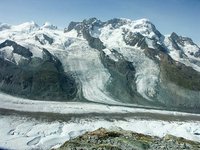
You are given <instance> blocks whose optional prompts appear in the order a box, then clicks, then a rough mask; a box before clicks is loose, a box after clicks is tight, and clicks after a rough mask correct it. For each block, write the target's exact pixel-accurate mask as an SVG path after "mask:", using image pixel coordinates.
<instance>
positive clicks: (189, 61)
mask: <svg viewBox="0 0 200 150" xmlns="http://www.w3.org/2000/svg"><path fill="white" fill-rule="evenodd" d="M164 44H165V46H166V47H167V48H168V50H169V55H170V56H171V57H172V59H174V60H176V61H178V62H181V63H183V64H185V65H186V66H190V67H192V68H193V69H194V70H196V71H198V72H200V66H199V65H197V64H195V63H193V61H198V62H200V58H195V57H194V56H191V55H190V52H193V53H195V52H197V51H198V50H199V48H198V47H197V46H196V45H191V44H189V43H188V42H185V43H184V46H181V45H180V44H178V46H179V47H180V50H176V49H174V48H173V46H172V42H171V41H170V40H169V35H168V36H165V39H164ZM181 53H183V54H184V55H183V57H181Z"/></svg>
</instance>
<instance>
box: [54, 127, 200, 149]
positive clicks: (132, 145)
mask: <svg viewBox="0 0 200 150" xmlns="http://www.w3.org/2000/svg"><path fill="white" fill-rule="evenodd" d="M74 149H82V150H94V149H95V150H96V149H97V150H164V149H168V150H175V149H179V150H181V149H187V150H197V149H200V143H198V142H193V141H189V140H186V139H183V138H178V137H175V136H172V135H166V136H164V137H163V138H159V137H155V136H148V135H143V134H139V133H134V132H131V131H125V130H119V129H118V130H107V129H104V128H100V129H98V130H96V131H93V132H88V133H85V134H84V135H81V136H79V137H77V138H75V139H71V140H69V141H67V142H65V143H64V144H63V145H62V146H61V147H60V148H58V149H57V150H74Z"/></svg>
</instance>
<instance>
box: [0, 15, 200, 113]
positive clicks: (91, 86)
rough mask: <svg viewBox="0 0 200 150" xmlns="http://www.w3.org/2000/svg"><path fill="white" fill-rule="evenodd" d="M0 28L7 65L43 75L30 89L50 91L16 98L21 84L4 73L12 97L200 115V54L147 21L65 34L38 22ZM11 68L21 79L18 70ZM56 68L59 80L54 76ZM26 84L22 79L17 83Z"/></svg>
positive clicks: (76, 25)
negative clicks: (133, 105) (182, 111)
mask: <svg viewBox="0 0 200 150" xmlns="http://www.w3.org/2000/svg"><path fill="white" fill-rule="evenodd" d="M0 27H1V28H0V29H1V30H0V33H1V34H0V35H1V36H0V41H1V44H0V57H1V61H2V65H3V64H12V65H14V66H15V68H20V67H21V68H23V70H24V71H26V72H27V71H28V70H34V71H33V72H34V73H33V74H34V75H35V74H36V73H35V72H39V75H41V76H42V77H41V78H40V77H39V76H38V77H37V78H35V79H40V81H36V80H34V81H32V82H31V84H33V85H35V83H37V82H41V83H43V82H44V83H45V84H36V88H39V87H40V88H41V89H43V90H39V91H40V94H35V93H34V91H32V89H31V90H30V88H32V86H29V87H30V88H29V92H28V93H29V94H30V95H32V96H28V95H29V94H27V90H25V91H24V92H22V91H23V89H20V90H16V92H14V93H13V92H11V91H13V89H15V87H16V84H18V86H22V85H23V82H19V83H15V82H9V84H5V83H6V81H7V78H6V77H7V74H5V73H4V72H5V70H7V69H5V68H4V69H2V68H1V70H0V73H1V78H0V79H1V80H0V82H1V86H0V87H1V90H2V91H4V92H7V93H8V94H15V95H18V96H21V97H27V98H30V99H38V100H43V99H49V100H62V101H69V100H70V101H71V100H77V101H93V102H98V103H106V104H117V105H130V104H137V105H142V106H150V107H151V106H156V107H163V108H165V109H181V110H184V111H191V110H192V111H198V109H199V107H200V98H199V96H200V69H199V67H200V63H199V62H200V56H199V53H200V48H199V47H198V46H197V45H196V44H195V43H194V42H193V41H192V40H191V39H190V38H186V37H181V36H178V35H177V34H176V33H172V34H171V35H170V36H164V35H162V34H161V33H160V32H159V31H158V30H157V29H156V27H155V26H154V25H153V23H151V22H150V21H149V20H147V19H141V20H135V21H132V20H129V19H112V20H108V21H106V22H102V21H100V20H98V19H96V18H90V19H86V20H83V21H82V22H71V23H70V24H69V26H68V27H67V28H65V29H64V31H62V30H59V29H57V27H56V26H54V25H51V24H50V23H45V24H44V25H43V26H41V27H39V26H38V25H37V24H35V23H34V22H29V23H24V24H22V25H18V26H10V25H6V24H1V25H0ZM45 52H46V53H48V56H44V53H45ZM49 57H50V58H49ZM46 59H47V60H46ZM49 59H50V60H49ZM38 61H39V62H38ZM24 62H28V63H24ZM36 62H37V63H39V65H38V64H37V63H36ZM41 62H42V63H41ZM47 62H48V63H47ZM35 63H36V64H35ZM49 63H50V64H49ZM21 64H23V66H21ZM12 65H11V66H12ZM57 65H58V66H59V67H58V66H57ZM35 66H37V67H35ZM41 67H42V68H43V69H42V73H41V71H40V68H41ZM52 67H53V68H52ZM9 68H11V70H10V73H14V74H16V72H17V70H16V69H12V67H9ZM50 68H52V69H53V70H54V71H55V72H56V74H55V73H53V74H51V73H49V70H48V69H50ZM20 72H21V71H20ZM46 74H48V77H47V76H46ZM44 75H45V77H44ZM20 76H22V75H21V74H20V73H19V74H17V75H16V79H17V80H18V78H19V77H20ZM31 77H32V76H31ZM25 81H26V80H25ZM27 81H28V79H27ZM48 83H51V85H50V86H49V84H48ZM5 85H6V88H5ZM47 87H48V88H47ZM5 89H7V90H5ZM18 89H19V88H18ZM52 89H53V91H52ZM14 91H15V90H14ZM52 92H53V93H54V92H55V94H52ZM44 93H51V94H50V96H47V95H49V94H44ZM58 93H61V94H58ZM63 94H64V95H67V96H66V97H65V96H63ZM34 95H37V96H34ZM44 95H45V96H44ZM45 97H46V98H45Z"/></svg>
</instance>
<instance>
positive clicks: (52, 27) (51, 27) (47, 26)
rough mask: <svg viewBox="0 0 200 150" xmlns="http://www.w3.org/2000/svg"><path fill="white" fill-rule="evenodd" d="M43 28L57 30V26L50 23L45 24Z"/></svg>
mask: <svg viewBox="0 0 200 150" xmlns="http://www.w3.org/2000/svg"><path fill="white" fill-rule="evenodd" d="M41 28H46V29H51V30H56V29H57V26H55V25H53V24H51V23H50V22H45V23H44V24H43V26H42V27H41Z"/></svg>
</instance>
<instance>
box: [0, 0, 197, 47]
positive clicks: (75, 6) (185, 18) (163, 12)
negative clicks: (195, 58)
mask: <svg viewBox="0 0 200 150" xmlns="http://www.w3.org/2000/svg"><path fill="white" fill-rule="evenodd" d="M89 17H97V18H99V19H100V20H102V21H105V20H108V19H112V18H129V19H133V20H134V19H140V18H148V19H149V20H150V21H151V22H153V23H154V24H155V26H156V27H157V29H158V30H159V31H160V32H161V33H162V34H170V33H171V32H173V31H175V32H177V33H178V34H180V35H183V36H188V37H191V38H192V39H193V40H194V41H195V42H197V43H198V44H200V0H1V1H0V22H5V23H9V24H19V23H22V22H26V21H32V20H33V21H35V22H36V23H38V24H39V25H42V24H43V23H44V22H45V21H49V22H51V23H53V24H55V25H57V26H59V27H66V26H67V25H68V23H69V22H70V21H81V20H83V19H85V18H89Z"/></svg>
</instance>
